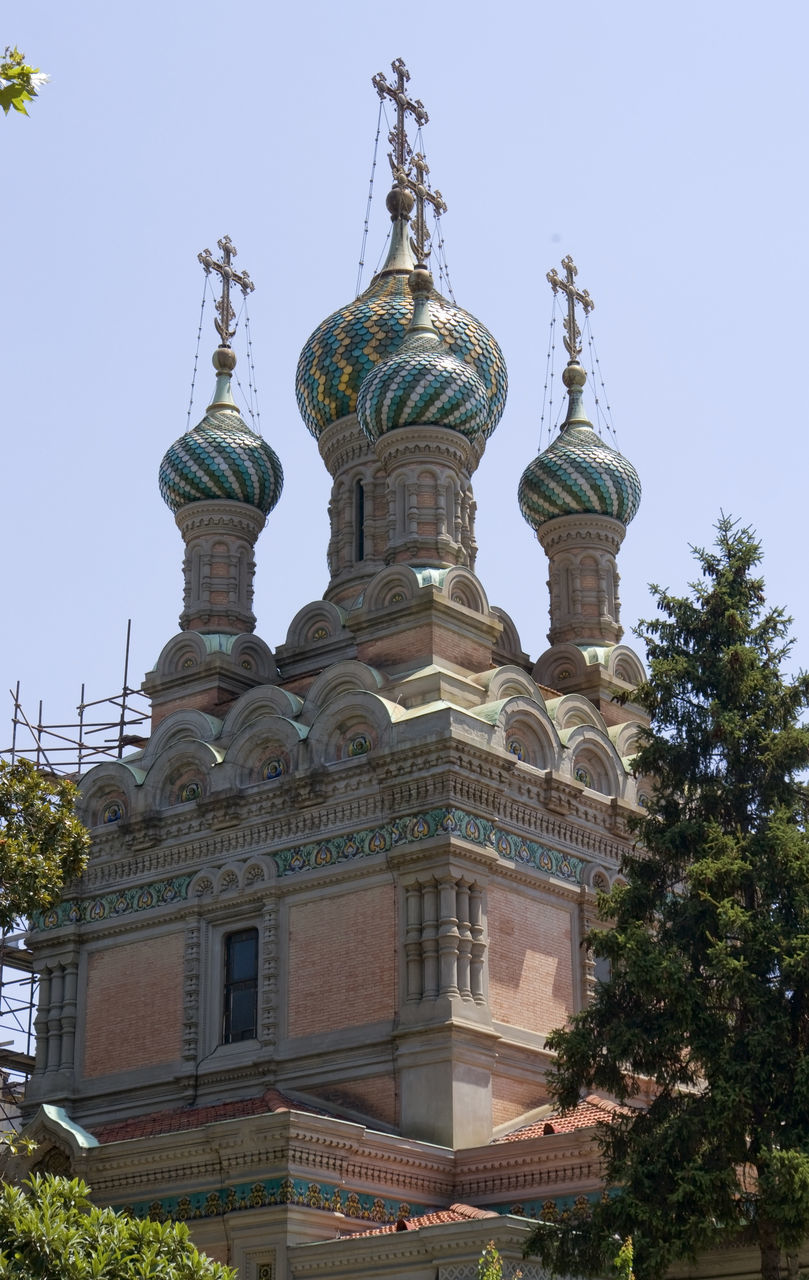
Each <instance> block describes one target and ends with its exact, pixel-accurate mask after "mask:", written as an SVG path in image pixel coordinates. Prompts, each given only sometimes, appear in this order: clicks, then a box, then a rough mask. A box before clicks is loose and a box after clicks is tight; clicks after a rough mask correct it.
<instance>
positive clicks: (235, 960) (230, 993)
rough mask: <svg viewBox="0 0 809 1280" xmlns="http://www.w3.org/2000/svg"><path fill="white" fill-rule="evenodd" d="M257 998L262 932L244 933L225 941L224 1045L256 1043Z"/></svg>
mask: <svg viewBox="0 0 809 1280" xmlns="http://www.w3.org/2000/svg"><path fill="white" fill-rule="evenodd" d="M257 997H258V929H242V930H241V931H240V932H239V933H231V934H228V936H227V937H226V938H225V1010H224V1017H223V1019H222V1043H223V1044H235V1043H236V1042H237V1041H238V1040H254V1039H255V1036H256V1007H257V1004H258V999H257Z"/></svg>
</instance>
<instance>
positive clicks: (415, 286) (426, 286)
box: [407, 262, 433, 296]
mask: <svg viewBox="0 0 809 1280" xmlns="http://www.w3.org/2000/svg"><path fill="white" fill-rule="evenodd" d="M407 283H408V285H409V286H410V292H411V293H412V294H414V295H416V296H418V295H419V294H428V293H431V292H432V288H433V277H432V274H431V273H430V272H429V271H428V270H427V268H426V267H425V266H424V264H423V263H421V262H420V263H418V265H417V266H416V268H415V270H413V271H411V272H410V275H409V276H408V278H407Z"/></svg>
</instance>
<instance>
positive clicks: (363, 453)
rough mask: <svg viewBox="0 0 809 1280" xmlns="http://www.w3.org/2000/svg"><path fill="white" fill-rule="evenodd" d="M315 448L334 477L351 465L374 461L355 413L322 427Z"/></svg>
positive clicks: (370, 445) (371, 448) (372, 450)
mask: <svg viewBox="0 0 809 1280" xmlns="http://www.w3.org/2000/svg"><path fill="white" fill-rule="evenodd" d="M317 447H318V449H319V450H320V456H321V458H322V459H323V461H324V463H325V464H326V468H327V470H328V472H329V474H330V475H331V476H336V475H337V473H338V472H339V471H341V470H343V468H345V467H347V466H349V465H350V464H352V463H358V462H373V461H374V447H373V445H372V444H371V442H370V441H369V439H368V437H367V436H366V435H365V432H364V431H363V430H362V428H361V426H360V424H359V422H358V421H357V415H356V414H355V413H349V414H347V415H346V416H345V417H344V418H338V419H337V421H336V422H330V423H329V425H328V426H327V427H324V429H323V431H322V432H321V433H320V437H319V439H318V442H317Z"/></svg>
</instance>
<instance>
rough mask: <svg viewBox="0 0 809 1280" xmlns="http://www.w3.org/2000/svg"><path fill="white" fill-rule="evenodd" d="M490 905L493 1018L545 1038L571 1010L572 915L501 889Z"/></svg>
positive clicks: (490, 898)
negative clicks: (540, 1034) (539, 1033)
mask: <svg viewBox="0 0 809 1280" xmlns="http://www.w3.org/2000/svg"><path fill="white" fill-rule="evenodd" d="M488 902H489V1003H490V1005H491V1010H492V1016H493V1017H494V1018H495V1019H497V1021H499V1022H507V1023H510V1024H511V1025H512V1026H515V1027H524V1028H525V1029H526V1030H528V1031H538V1032H541V1033H542V1034H547V1033H548V1032H549V1031H551V1030H552V1029H553V1028H554V1027H558V1026H561V1025H562V1023H564V1022H565V1020H566V1018H567V1015H568V1013H569V1012H570V1011H571V1010H572V1008H573V965H572V957H571V953H570V947H571V938H570V915H569V913H568V912H567V911H566V910H564V909H563V908H560V907H553V906H551V905H550V904H549V903H546V902H542V901H540V900H538V899H536V898H533V897H528V896H526V895H525V894H523V893H521V892H519V891H518V890H513V889H506V888H502V887H497V886H492V887H491V888H490V890H489V895H488Z"/></svg>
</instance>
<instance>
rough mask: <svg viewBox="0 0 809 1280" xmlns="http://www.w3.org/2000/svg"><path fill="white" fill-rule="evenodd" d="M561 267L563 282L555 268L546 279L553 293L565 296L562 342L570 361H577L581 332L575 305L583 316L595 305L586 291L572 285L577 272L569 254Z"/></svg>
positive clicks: (579, 351) (579, 353)
mask: <svg viewBox="0 0 809 1280" xmlns="http://www.w3.org/2000/svg"><path fill="white" fill-rule="evenodd" d="M562 266H563V267H564V269H565V279H564V280H563V279H562V277H561V276H560V275H559V274H558V272H557V270H556V268H555V267H553V268H552V269H551V270H550V271H549V272H548V275H547V279H548V283H549V284H550V286H551V288H552V289H553V291H554V293H564V294H566V295H567V315H566V316H565V319H564V325H565V339H564V342H565V347H566V348H567V354H568V355H569V356H570V359H571V360H578V358H579V356H580V355H581V342H580V338H581V330H580V329H579V326H578V325H577V324H576V303H577V302H578V304H579V306H580V307H581V309H582V311H583V312H584V314H585V316H586V315H587V313H588V312H590V311H592V310H593V308H594V307H595V303H594V302H593V299H592V298H591V297H590V295H589V293H588V292H587V290H586V289H584V290H581V289H577V288H576V286H575V284H574V283H573V282H574V280H575V279H576V276H577V275H578V274H579V271H578V268H577V266H576V264H575V263H574V261H573V259H572V258H571V256H570V254H568V255H567V257H566V258H563V259H562Z"/></svg>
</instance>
